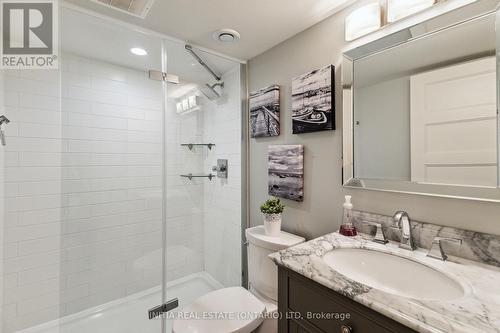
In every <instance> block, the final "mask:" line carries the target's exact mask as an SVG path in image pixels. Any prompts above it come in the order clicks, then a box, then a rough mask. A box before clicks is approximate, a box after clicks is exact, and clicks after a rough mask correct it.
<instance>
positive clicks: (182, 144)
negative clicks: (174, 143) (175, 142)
mask: <svg viewBox="0 0 500 333" xmlns="http://www.w3.org/2000/svg"><path fill="white" fill-rule="evenodd" d="M181 146H184V147H188V148H189V150H193V148H194V147H195V146H206V147H207V148H208V149H209V150H212V147H215V143H181Z"/></svg>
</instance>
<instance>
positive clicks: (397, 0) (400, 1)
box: [387, 0, 436, 23]
mask: <svg viewBox="0 0 500 333" xmlns="http://www.w3.org/2000/svg"><path fill="white" fill-rule="evenodd" d="M435 3H436V0H387V22H389V23H392V22H395V21H397V20H400V19H402V18H405V17H407V16H409V15H412V14H415V13H418V12H419V11H421V10H424V9H426V8H429V7H432V6H433V5H434V4H435Z"/></svg>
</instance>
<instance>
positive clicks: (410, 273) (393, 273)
mask: <svg viewBox="0 0 500 333" xmlns="http://www.w3.org/2000/svg"><path fill="white" fill-rule="evenodd" d="M323 261H324V262H325V263H326V264H327V265H328V266H330V267H331V268H333V269H334V270H335V271H337V272H339V273H341V274H342V275H344V276H346V277H348V278H350V279H351V280H354V281H357V282H360V283H362V284H364V285H367V286H369V287H372V288H375V289H379V290H382V291H385V292H388V293H391V294H396V295H399V296H404V297H409V298H415V299H420V300H436V301H437V300H439V301H446V300H453V299H457V298H460V297H462V296H463V295H464V289H463V288H462V286H461V285H460V284H459V283H458V282H457V281H455V280H454V279H453V278H451V277H449V276H448V275H446V274H443V273H441V272H439V271H437V270H435V269H433V268H430V267H428V266H426V265H423V264H420V263H418V262H416V261H413V260H410V259H406V258H402V257H398V256H396V255H392V254H387V253H382V252H377V251H371V250H365V249H336V250H333V251H330V252H328V253H326V254H325V255H324V256H323Z"/></svg>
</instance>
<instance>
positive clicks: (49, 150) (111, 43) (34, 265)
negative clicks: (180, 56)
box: [0, 7, 164, 333]
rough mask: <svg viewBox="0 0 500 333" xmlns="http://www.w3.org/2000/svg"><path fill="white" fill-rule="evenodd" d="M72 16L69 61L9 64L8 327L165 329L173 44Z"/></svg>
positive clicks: (4, 266)
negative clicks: (155, 314) (167, 104)
mask: <svg viewBox="0 0 500 333" xmlns="http://www.w3.org/2000/svg"><path fill="white" fill-rule="evenodd" d="M61 12H62V13H61V22H60V26H61V30H60V38H61V42H60V45H61V52H60V68H59V70H52V71H50V70H17V71H2V72H1V73H0V78H1V81H2V83H3V85H2V87H0V108H1V111H0V115H1V114H4V115H6V116H7V118H8V119H9V120H10V123H9V124H4V125H2V129H3V130H4V131H5V139H6V145H5V146H2V145H0V249H1V252H2V253H1V256H0V301H1V304H0V308H1V313H0V321H1V330H0V331H2V332H3V333H11V332H16V331H21V332H22V330H25V329H29V330H30V332H44V333H47V332H67V333H88V332H95V333H98V332H103V333H104V332H106V333H112V332H120V333H122V332H130V333H136V332H151V333H156V332H160V331H161V321H160V320H148V316H147V309H148V308H150V307H152V306H154V305H156V304H159V303H161V302H162V267H163V265H162V263H163V260H162V254H163V235H164V233H163V202H164V198H163V185H164V182H163V170H164V159H163V150H164V145H163V140H164V132H163V122H164V107H163V103H164V98H163V97H164V84H163V82H160V81H155V80H151V79H150V78H149V75H148V73H149V70H159V71H161V70H162V69H163V68H162V61H163V59H164V58H163V57H162V41H161V39H160V38H158V37H155V36H151V35H148V34H144V33H142V32H139V31H137V30H135V29H132V28H129V27H127V26H123V25H120V24H119V23H117V22H116V21H107V20H105V19H102V18H100V17H96V16H93V15H91V14H90V13H89V12H82V11H79V10H78V8H72V7H71V8H70V7H63V8H61ZM132 48H141V49H143V50H144V51H145V53H144V52H142V54H143V55H140V54H141V52H136V53H135V54H134V53H132V52H131V49H132Z"/></svg>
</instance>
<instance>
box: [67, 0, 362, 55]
mask: <svg viewBox="0 0 500 333" xmlns="http://www.w3.org/2000/svg"><path fill="white" fill-rule="evenodd" d="M64 1H65V2H66V3H71V4H74V5H78V6H80V7H84V8H86V9H90V10H93V11H96V12H98V13H100V14H104V15H107V16H110V17H113V18H116V19H120V20H122V21H126V22H128V23H132V24H135V25H138V26H141V27H144V28H147V29H151V30H155V31H157V32H160V33H163V34H166V35H169V36H171V37H175V38H178V39H181V40H184V41H187V42H189V43H192V44H194V45H198V46H202V47H205V48H208V49H211V50H214V51H217V52H219V53H222V54H225V55H228V56H231V57H234V58H237V59H241V60H248V59H251V58H253V57H255V56H256V55H258V54H260V53H262V52H264V51H266V50H268V49H270V48H271V47H273V46H275V45H277V44H279V43H281V42H282V41H284V40H286V39H288V38H290V37H292V36H293V35H295V34H297V33H299V32H301V31H303V30H305V29H307V28H308V27H310V26H312V25H314V24H316V23H318V22H319V21H321V20H323V19H324V18H326V17H328V16H330V15H331V14H333V13H334V12H336V11H338V10H340V9H342V8H343V7H345V6H346V5H347V4H349V3H352V2H354V1H353V0H295V1H294V0H272V1H270V0H210V1H207V0H156V1H155V2H154V4H153V7H152V8H151V10H150V11H149V14H148V15H147V16H146V18H145V19H141V18H139V17H134V16H131V15H129V14H126V13H123V12H120V11H118V10H115V9H111V8H109V7H106V6H103V5H100V4H97V3H95V2H92V1H90V0H64ZM222 28H230V29H235V30H237V31H238V32H239V33H240V34H241V39H240V40H239V41H237V42H235V43H231V44H223V43H221V42H217V41H215V40H214V39H213V38H212V34H213V32H214V31H216V30H218V29H222Z"/></svg>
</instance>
